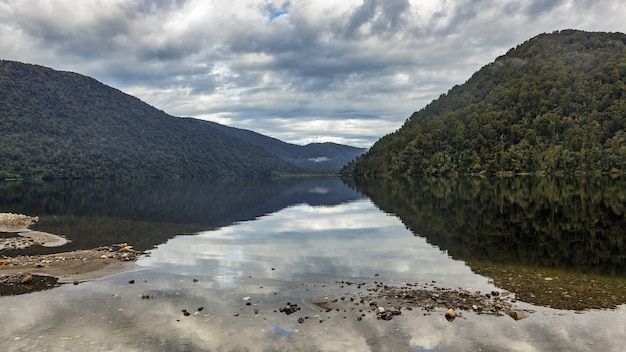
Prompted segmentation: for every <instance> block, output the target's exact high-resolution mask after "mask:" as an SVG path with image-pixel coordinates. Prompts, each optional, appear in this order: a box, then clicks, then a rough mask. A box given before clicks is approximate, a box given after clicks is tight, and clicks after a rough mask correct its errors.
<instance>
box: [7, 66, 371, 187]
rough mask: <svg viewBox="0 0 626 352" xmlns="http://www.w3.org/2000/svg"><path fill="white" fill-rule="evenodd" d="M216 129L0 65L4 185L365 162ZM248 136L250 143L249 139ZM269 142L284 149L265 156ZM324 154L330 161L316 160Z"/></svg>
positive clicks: (42, 71)
mask: <svg viewBox="0 0 626 352" xmlns="http://www.w3.org/2000/svg"><path fill="white" fill-rule="evenodd" d="M218 127H220V126H219V125H217V124H213V123H209V122H208V121H201V120H197V119H192V118H179V117H174V116H170V115H168V114H166V113H165V112H163V111H161V110H158V109H156V108H154V107H152V106H150V105H148V104H146V103H144V102H142V101H140V100H139V99H137V98H135V97H133V96H130V95H128V94H124V93H123V92H121V91H119V90H117V89H114V88H111V87H108V86H106V85H104V84H102V83H100V82H98V81H96V80H95V79H92V78H89V77H86V76H82V75H80V74H77V73H71V72H59V71H55V70H52V69H49V68H46V67H42V66H36V65H29V64H23V63H18V62H13V61H4V60H2V61H0V131H2V138H1V139H0V179H7V178H36V179H40V178H43V179H46V178H50V179H68V178H119V177H124V178H172V177H182V178H190V177H224V176H269V175H272V174H276V173H302V172H311V171H320V170H323V171H326V172H328V171H334V172H338V171H339V170H340V168H341V166H342V165H343V164H345V162H347V160H350V159H353V158H354V157H355V156H357V155H359V154H361V153H362V150H361V149H359V148H354V147H349V146H342V145H332V146H333V147H334V149H332V150H329V149H328V148H326V149H324V150H321V149H320V147H322V149H323V147H324V146H325V145H324V144H322V145H312V146H294V145H291V144H288V143H284V142H279V141H276V140H274V139H272V138H269V137H267V136H262V135H259V134H256V133H253V132H251V131H248V132H249V133H248V135H241V136H238V135H234V134H232V133H226V130H225V126H221V127H224V128H218ZM252 135H254V136H255V139H254V142H253V141H252V140H246V136H252ZM250 138H251V137H250ZM268 141H272V142H273V143H277V144H278V147H275V148H272V149H270V148H268V147H267V146H266V145H267V144H268V143H269V142H268ZM272 145H273V144H272ZM281 148H283V149H285V148H290V150H291V149H293V148H296V149H297V150H299V151H303V153H304V152H306V151H308V152H312V153H313V155H316V156H319V157H322V156H324V157H326V158H328V160H341V159H340V157H341V158H348V159H347V160H346V161H344V162H343V164H342V165H331V163H326V164H325V165H320V163H316V162H315V161H309V160H308V159H311V158H308V157H306V156H304V157H301V158H300V159H298V161H299V163H298V164H296V163H294V162H292V160H291V159H293V158H292V156H293V155H292V153H289V155H288V157H287V156H285V155H283V153H284V150H283V149H281ZM322 151H324V152H327V153H326V154H315V152H322ZM331 152H334V154H333V153H331ZM304 154H305V155H307V154H306V153H304ZM289 158H291V159H289ZM288 159H289V160H288ZM307 162H308V163H307Z"/></svg>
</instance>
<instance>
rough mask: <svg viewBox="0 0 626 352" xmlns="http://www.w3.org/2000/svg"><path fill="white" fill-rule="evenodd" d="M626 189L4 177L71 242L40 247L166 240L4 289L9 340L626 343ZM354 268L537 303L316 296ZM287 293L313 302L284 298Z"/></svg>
mask: <svg viewBox="0 0 626 352" xmlns="http://www.w3.org/2000/svg"><path fill="white" fill-rule="evenodd" d="M625 186H626V185H625V182H624V180H623V179H620V178H617V179H611V178H608V177H607V178H603V177H597V178H572V179H568V178H554V179H551V178H531V177H519V178H493V179H490V178H452V179H445V178H425V179H414V180H392V179H384V180H361V181H358V182H354V181H349V182H347V184H344V183H343V182H342V181H341V180H339V179H337V178H290V179H281V180H274V181H250V180H234V181H219V182H216V181H197V180H196V181H188V180H185V181H182V180H181V181H173V182H172V181H150V182H145V181H141V182H139V181H133V182H118V183H110V182H101V181H95V182H53V183H34V184H33V183H22V182H7V183H2V184H0V212H12V213H23V214H27V215H32V216H39V218H40V221H39V223H38V224H37V226H36V228H37V229H39V230H42V231H47V232H51V233H56V234H61V235H64V236H66V237H67V238H68V239H70V240H71V241H72V242H71V243H68V244H67V245H65V246H64V247H63V248H60V249H45V250H43V249H41V248H32V249H30V251H31V252H35V251H37V252H43V251H54V250H56V251H58V250H71V249H79V248H92V247H97V246H101V245H108V244H112V243H117V242H128V243H131V244H133V245H135V246H136V247H138V248H141V249H151V252H152V255H151V256H150V257H146V258H143V259H141V260H139V262H138V269H137V270H136V271H132V272H128V273H124V274H120V275H116V276H113V277H109V278H104V279H100V280H96V281H92V282H86V283H81V284H80V285H77V286H74V285H64V286H61V287H59V288H56V289H53V290H48V291H42V292H35V293H31V294H26V295H20V296H11V297H0V307H2V312H3V316H4V318H5V324H3V325H2V326H1V327H0V349H1V350H7V351H46V350H48V351H99V350H103V351H283V350H300V351H346V350H348V351H353V350H354V351H552V350H555V351H556V350H560V351H621V350H623V336H624V332H625V331H626V314H625V313H626V312H625V311H624V309H625V308H624V303H625V302H626V298H625V296H624V295H625V291H626V290H625V289H624V283H625V282H626V278H625V276H626V275H625V265H626V264H625V262H624V257H625V255H626V254H625V253H626V250H625V246H626V241H625V239H626V233H625V230H624V229H625V228H626V218H625V215H624V204H626V202H625V200H626V199H625V198H626V194H625V192H626V187H625ZM7 253H9V252H5V253H1V254H3V255H4V254H7ZM13 254H15V252H13ZM130 280H134V282H135V283H134V284H132V285H130V284H129V283H128V282H129V281H130ZM343 280H346V281H348V280H350V281H359V282H368V283H371V282H374V281H381V282H385V284H389V285H400V284H403V283H409V282H410V283H432V282H433V281H435V282H436V284H437V285H438V286H441V287H446V288H458V287H461V288H464V289H470V290H481V291H483V292H490V291H491V290H508V291H510V292H512V293H513V294H515V296H516V297H517V298H518V300H519V302H518V303H517V304H518V305H519V307H520V308H521V309H527V310H529V311H532V313H531V314H530V316H529V317H528V318H525V319H522V320H519V321H515V320H513V319H511V318H509V317H508V316H501V317H496V316H490V315H489V316H488V315H478V314H475V313H472V312H466V313H465V314H464V316H463V317H462V318H461V319H457V320H455V321H454V322H453V323H449V322H448V321H446V319H444V317H443V312H441V314H437V313H436V312H435V314H430V315H425V314H424V311H422V310H420V309H414V310H413V311H406V312H403V314H402V315H400V316H398V317H397V318H394V319H393V320H392V321H382V320H377V319H376V317H375V315H368V316H366V317H364V318H363V319H361V320H357V319H356V317H357V316H358V315H359V313H358V312H357V311H354V310H347V311H346V312H343V311H338V312H335V311H333V312H324V311H319V310H316V309H314V308H312V307H310V306H307V304H306V302H307V301H310V299H312V298H315V297H339V296H341V295H349V294H351V293H352V291H351V290H354V289H355V288H354V287H345V286H340V285H338V284H337V282H340V281H343ZM142 297H143V298H142ZM146 297H148V298H147V299H146ZM248 298H249V299H248ZM244 299H245V300H244ZM286 302H292V303H293V302H295V303H298V304H299V305H300V306H301V307H302V310H301V311H299V312H298V313H295V314H293V315H289V316H287V315H285V314H282V313H280V312H278V311H277V310H278V308H279V307H282V306H283V305H285V303H286ZM248 303H249V304H248ZM200 307H202V310H200V311H198V310H197V308H200ZM613 307H616V308H613ZM183 309H185V310H188V311H190V312H193V313H192V314H191V315H190V316H185V315H183V314H182V313H181V312H182V310H183ZM304 316H306V317H307V319H306V320H305V321H304V322H302V323H301V322H298V318H299V317H304ZM6 322H8V323H6Z"/></svg>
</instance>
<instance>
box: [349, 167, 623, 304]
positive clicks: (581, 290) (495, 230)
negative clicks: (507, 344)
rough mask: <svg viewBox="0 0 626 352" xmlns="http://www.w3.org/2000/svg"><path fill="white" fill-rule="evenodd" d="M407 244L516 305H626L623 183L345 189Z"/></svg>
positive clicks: (506, 180) (471, 182)
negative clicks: (433, 249) (464, 271)
mask: <svg viewBox="0 0 626 352" xmlns="http://www.w3.org/2000/svg"><path fill="white" fill-rule="evenodd" d="M349 182H350V183H352V185H353V186H355V187H356V188H357V189H358V190H360V191H361V192H363V193H365V194H366V195H367V196H368V197H370V198H371V199H372V201H373V202H374V203H375V204H376V205H377V206H378V207H379V208H380V209H381V210H383V211H385V212H387V213H391V214H394V215H396V216H397V217H399V218H400V220H401V221H402V222H403V223H404V224H405V225H406V226H407V228H408V229H410V230H411V231H412V232H413V233H414V234H415V235H416V236H421V237H424V238H426V239H427V241H428V242H429V243H431V244H433V245H436V246H438V247H439V248H440V249H442V250H445V251H447V252H448V254H449V255H450V256H451V257H453V258H454V259H458V260H463V261H465V262H466V263H467V264H468V265H469V266H470V267H471V268H472V270H473V271H474V272H476V273H478V274H481V275H484V276H487V277H490V278H492V279H493V280H494V283H495V284H496V285H497V286H499V287H502V288H503V289H506V290H510V291H511V292H514V293H516V296H517V298H518V299H520V300H523V301H526V302H529V303H533V304H537V305H543V306H550V307H553V308H561V309H576V310H580V309H589V308H612V307H614V306H616V305H619V304H623V303H626V293H625V290H624V288H625V287H626V260H625V258H626V232H625V231H624V228H626V215H625V207H626V206H625V204H626V187H625V186H626V180H624V178H610V177H554V178H552V177H498V178H483V177H456V178H434V177H428V178H415V179H391V178H383V179H358V180H355V181H349Z"/></svg>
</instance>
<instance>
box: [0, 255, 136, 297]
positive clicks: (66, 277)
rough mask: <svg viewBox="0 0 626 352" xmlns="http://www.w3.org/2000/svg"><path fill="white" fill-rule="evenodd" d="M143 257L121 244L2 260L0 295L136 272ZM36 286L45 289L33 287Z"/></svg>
mask: <svg viewBox="0 0 626 352" xmlns="http://www.w3.org/2000/svg"><path fill="white" fill-rule="evenodd" d="M142 255H146V253H143V252H140V251H136V250H134V249H133V248H132V246H129V245H128V244H126V243H121V244H114V245H111V246H105V247H99V248H94V249H89V250H77V251H71V252H62V253H55V254H44V255H27V256H15V257H6V256H3V257H2V259H0V295H5V294H8V295H10V294H20V293H28V292H34V291H38V290H43V289H47V288H52V287H57V286H58V284H65V283H74V284H78V283H79V282H83V281H91V280H97V279H101V278H104V277H108V276H112V275H116V274H121V273H123V272H128V271H132V270H135V269H136V264H135V261H136V260H137V259H138V258H139V257H140V256H142ZM38 282H43V283H45V285H43V286H42V287H39V286H41V285H39V286H38V285H35V284H36V283H38ZM16 286H22V287H21V288H19V287H16ZM15 292H18V293H15Z"/></svg>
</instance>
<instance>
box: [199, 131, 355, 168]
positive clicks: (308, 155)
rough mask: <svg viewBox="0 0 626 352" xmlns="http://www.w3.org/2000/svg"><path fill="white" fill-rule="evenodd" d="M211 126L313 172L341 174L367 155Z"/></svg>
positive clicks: (343, 147) (350, 149) (338, 146)
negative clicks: (358, 158)
mask: <svg viewBox="0 0 626 352" xmlns="http://www.w3.org/2000/svg"><path fill="white" fill-rule="evenodd" d="M210 124H211V125H212V126H213V127H215V128H216V129H219V130H220V131H222V132H224V133H226V134H228V135H231V136H234V137H237V138H239V139H241V140H243V141H245V142H247V143H250V144H253V145H256V146H257V147H261V148H263V149H264V150H266V151H267V152H269V153H271V154H274V155H276V156H278V157H279V158H281V159H283V160H285V161H287V162H289V163H292V164H295V165H297V166H298V167H301V168H302V169H304V170H307V171H311V172H339V170H341V168H342V167H343V166H344V165H346V164H347V163H348V162H350V161H352V160H354V158H356V157H357V156H359V155H361V154H363V152H365V149H364V148H357V147H352V146H348V145H343V144H336V143H310V144H307V145H304V146H302V145H296V144H291V143H286V142H283V141H281V140H279V139H276V138H272V137H268V136H265V135H262V134H259V133H256V132H253V131H249V130H244V129H239V128H234V127H229V126H224V125H220V124H217V123H214V122H210Z"/></svg>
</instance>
